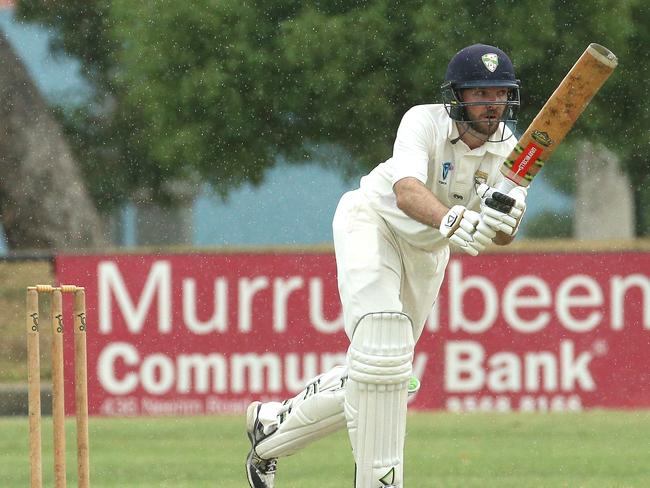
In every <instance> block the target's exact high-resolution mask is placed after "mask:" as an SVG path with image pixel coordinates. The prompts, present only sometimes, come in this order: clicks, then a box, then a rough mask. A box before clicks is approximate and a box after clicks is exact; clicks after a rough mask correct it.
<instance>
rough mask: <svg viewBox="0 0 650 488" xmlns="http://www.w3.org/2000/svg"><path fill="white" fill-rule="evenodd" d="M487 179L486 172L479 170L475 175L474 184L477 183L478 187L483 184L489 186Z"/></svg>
mask: <svg viewBox="0 0 650 488" xmlns="http://www.w3.org/2000/svg"><path fill="white" fill-rule="evenodd" d="M487 179H488V174H487V173H486V172H485V171H481V170H480V169H479V170H477V171H476V173H474V183H476V185H480V184H481V183H485V184H487Z"/></svg>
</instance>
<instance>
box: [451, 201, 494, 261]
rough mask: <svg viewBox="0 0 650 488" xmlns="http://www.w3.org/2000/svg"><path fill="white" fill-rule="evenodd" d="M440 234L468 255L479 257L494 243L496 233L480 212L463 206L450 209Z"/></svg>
mask: <svg viewBox="0 0 650 488" xmlns="http://www.w3.org/2000/svg"><path fill="white" fill-rule="evenodd" d="M439 230H440V233H441V234H442V235H443V236H444V237H446V238H447V239H449V241H450V242H452V243H454V244H455V245H457V246H458V247H460V248H461V249H462V250H463V251H465V252H466V253H467V254H471V255H472V256H477V255H478V253H480V252H482V251H484V250H485V247H486V246H487V245H488V244H490V243H491V242H492V239H494V237H495V236H496V232H495V231H494V230H493V229H491V228H490V227H489V226H488V225H487V224H486V223H485V222H483V219H482V218H481V215H480V214H479V213H478V212H474V211H473V210H468V209H466V208H465V207H463V206H461V205H454V206H453V207H451V208H450V209H449V211H448V212H447V213H446V215H445V216H444V217H443V218H442V222H441V223H440V229H439Z"/></svg>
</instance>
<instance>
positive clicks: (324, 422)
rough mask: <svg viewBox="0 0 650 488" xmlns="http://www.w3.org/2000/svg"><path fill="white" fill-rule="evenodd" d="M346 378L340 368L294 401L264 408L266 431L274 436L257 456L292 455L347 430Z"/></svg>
mask: <svg viewBox="0 0 650 488" xmlns="http://www.w3.org/2000/svg"><path fill="white" fill-rule="evenodd" d="M346 378H347V371H346V368H345V367H344V366H337V367H335V368H332V369H331V370H330V371H328V372H327V373H324V374H322V375H320V376H318V377H316V378H315V379H314V380H313V381H311V382H310V383H309V384H308V385H307V387H306V388H305V389H304V390H302V391H301V392H300V393H299V394H298V395H296V396H295V397H293V398H292V399H290V400H287V401H286V402H284V403H276V402H273V403H268V404H264V405H262V409H261V411H260V420H261V421H262V424H263V426H264V432H265V433H267V434H270V433H272V435H270V436H269V437H267V438H266V439H264V440H263V441H261V442H260V443H259V444H258V445H257V447H256V449H255V450H256V451H257V454H258V455H259V456H260V457H262V458H264V459H270V458H274V457H282V456H289V455H290V454H294V453H295V452H296V451H298V450H300V449H302V448H303V447H305V446H307V445H308V444H311V443H312V442H314V441H316V440H318V439H321V438H323V437H325V436H327V435H329V434H331V433H332V432H335V431H337V430H340V429H342V428H344V427H345V414H344V413H343V401H344V385H345V381H346ZM262 416H263V418H262Z"/></svg>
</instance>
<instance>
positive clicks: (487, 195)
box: [246, 44, 526, 488]
mask: <svg viewBox="0 0 650 488" xmlns="http://www.w3.org/2000/svg"><path fill="white" fill-rule="evenodd" d="M519 85H520V84H519V80H518V79H517V78H516V76H515V70H514V67H513V64H512V62H511V61H510V59H509V58H508V56H507V55H506V54H505V53H504V52H503V51H502V50H501V49H498V48H496V47H494V46H488V45H485V44H475V45H472V46H469V47H466V48H464V49H462V50H461V51H460V52H458V53H457V54H456V55H455V56H454V57H453V58H452V59H451V61H450V63H449V65H448V68H447V72H446V75H445V80H444V83H443V84H442V86H441V93H442V100H443V103H441V104H428V105H417V106H415V107H413V108H411V109H410V110H408V111H407V112H406V114H405V115H404V117H403V118H402V121H401V123H400V125H399V128H398V129H397V135H396V138H395V144H394V147H393V153H392V156H391V157H390V158H389V159H388V160H386V161H385V162H383V163H381V164H379V165H378V166H377V167H376V168H375V169H373V170H372V171H371V172H370V173H369V174H368V175H366V176H364V177H363V178H361V184H360V188H359V189H357V190H354V191H350V192H348V193H346V194H345V195H343V197H342V198H341V200H340V202H339V204H338V207H337V209H336V213H335V215H334V221H333V230H334V249H335V253H336V264H337V272H338V287H339V294H340V297H341V303H342V309H343V318H344V325H345V332H346V334H347V336H348V338H349V340H350V346H349V348H348V352H347V360H346V364H345V365H342V366H338V367H336V368H334V369H332V370H330V371H328V372H326V373H324V374H322V375H320V376H318V377H317V378H315V379H314V380H313V381H311V382H310V383H309V384H308V385H307V386H306V388H305V389H304V390H303V391H301V392H300V393H299V394H298V395H296V396H295V397H294V398H291V399H288V400H286V401H284V402H281V403H280V402H267V403H261V402H253V403H251V404H250V405H249V407H248V411H247V414H246V424H247V430H248V437H249V439H250V442H251V450H250V453H249V454H248V457H247V459H246V474H247V478H248V482H249V484H250V486H251V487H252V488H272V487H274V486H275V482H274V481H275V473H276V470H277V465H278V458H280V457H283V456H288V455H290V454H293V453H295V452H296V451H298V450H300V449H302V448H304V447H305V446H307V445H308V444H310V443H311V442H313V441H315V440H317V439H320V438H322V437H323V436H326V435H328V434H330V433H332V432H334V431H336V430H338V429H341V428H343V427H346V428H347V430H348V433H349V438H350V443H351V447H352V453H353V456H354V461H355V466H356V467H355V477H354V479H355V480H354V486H355V487H356V488H386V487H391V488H402V487H403V486H404V482H403V479H404V455H403V454H404V437H405V432H406V410H407V396H408V392H409V385H411V386H414V385H413V381H412V379H411V373H412V361H413V353H414V347H415V344H416V342H417V340H418V338H419V337H420V335H421V334H422V330H423V328H424V323H425V320H426V318H427V316H428V315H429V313H430V311H431V308H432V307H433V304H434V302H435V300H436V297H437V295H438V292H439V290H440V286H441V284H442V281H443V278H444V274H445V268H446V266H447V262H448V260H449V252H450V243H453V244H454V245H455V246H457V247H458V248H460V249H462V250H463V251H465V252H467V253H468V254H470V255H472V256H476V255H478V254H479V253H480V252H482V251H483V250H485V248H486V247H487V246H488V245H489V244H490V243H492V242H493V243H494V244H497V245H506V244H509V243H510V242H511V241H512V240H513V238H514V236H515V234H516V233H517V229H518V228H519V224H520V223H521V219H522V217H523V215H524V212H525V209H526V204H525V198H526V189H525V188H522V187H516V188H515V189H513V190H512V191H510V193H508V194H507V195H503V194H501V193H498V192H497V193H493V187H496V186H497V185H498V184H499V183H500V182H501V180H502V178H503V176H502V174H501V172H500V170H499V168H500V166H501V164H502V162H503V161H504V159H505V158H506V157H507V156H508V155H509V154H510V152H511V150H512V149H513V147H514V146H515V143H516V138H515V137H514V136H513V132H512V131H513V130H514V125H515V123H516V118H517V116H516V114H517V110H518V107H519ZM416 383H417V382H416ZM305 469H308V467H306V468H305ZM316 485H317V481H316V480H314V486H316Z"/></svg>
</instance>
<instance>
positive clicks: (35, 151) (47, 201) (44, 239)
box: [0, 34, 103, 249]
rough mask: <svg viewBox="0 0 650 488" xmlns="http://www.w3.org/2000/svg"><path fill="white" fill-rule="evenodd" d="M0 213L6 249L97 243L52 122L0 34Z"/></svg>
mask: <svg viewBox="0 0 650 488" xmlns="http://www.w3.org/2000/svg"><path fill="white" fill-rule="evenodd" d="M0 61H1V62H2V66H3V69H2V70H0V98H1V99H2V106H1V108H0V111H1V113H0V158H1V159H2V162H3V174H2V178H0V209H1V211H2V222H3V225H4V230H5V234H6V237H7V241H8V245H9V247H10V248H11V249H32V248H54V249H62V248H64V247H67V248H70V247H73V248H79V247H88V246H96V245H98V244H100V243H103V234H102V232H101V225H100V224H101V222H100V218H99V215H98V214H97V210H96V209H95V206H94V202H93V201H92V200H91V199H90V197H89V195H88V193H87V192H86V189H85V185H84V181H83V178H82V176H81V174H80V173H79V170H78V169H77V167H76V163H75V160H74V158H73V157H72V154H71V152H70V150H69V147H68V143H67V141H66V139H65V137H64V136H63V133H62V131H61V128H60V127H59V124H58V122H57V121H56V119H55V118H54V117H53V116H52V114H51V111H50V109H48V107H47V106H46V104H45V103H44V101H43V100H42V99H41V97H40V95H39V93H38V90H37V89H36V87H35V86H34V84H33V83H32V81H31V80H30V78H29V76H28V74H27V72H26V70H25V68H24V67H23V65H22V63H21V61H20V59H19V58H18V57H17V56H16V55H15V53H14V52H13V50H12V49H11V46H10V45H9V43H8V42H7V40H6V39H5V38H4V35H2V34H0Z"/></svg>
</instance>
